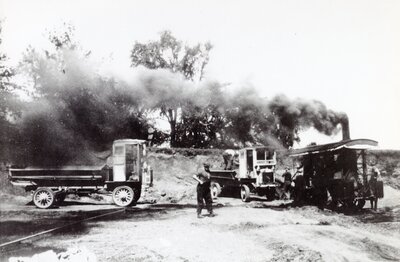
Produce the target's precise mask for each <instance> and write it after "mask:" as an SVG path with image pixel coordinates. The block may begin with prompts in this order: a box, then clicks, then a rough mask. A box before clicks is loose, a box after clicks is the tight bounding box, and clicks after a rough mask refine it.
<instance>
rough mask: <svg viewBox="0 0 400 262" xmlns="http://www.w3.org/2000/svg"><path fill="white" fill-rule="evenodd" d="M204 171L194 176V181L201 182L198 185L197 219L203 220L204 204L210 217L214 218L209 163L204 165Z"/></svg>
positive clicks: (200, 170) (199, 171) (201, 170)
mask: <svg viewBox="0 0 400 262" xmlns="http://www.w3.org/2000/svg"><path fill="white" fill-rule="evenodd" d="M203 166H204V169H199V170H198V172H197V174H195V175H193V179H194V180H196V181H197V182H199V183H198V184H197V217H198V218H203V216H202V215H201V210H202V209H203V208H204V202H205V203H206V208H207V210H208V213H210V217H213V216H214V213H213V210H212V198H211V190H210V186H211V182H210V165H209V164H208V163H204V164H203Z"/></svg>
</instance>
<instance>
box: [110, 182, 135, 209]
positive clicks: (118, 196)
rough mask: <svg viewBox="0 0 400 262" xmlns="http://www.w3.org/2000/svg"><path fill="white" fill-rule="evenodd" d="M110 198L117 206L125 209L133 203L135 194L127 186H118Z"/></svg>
mask: <svg viewBox="0 0 400 262" xmlns="http://www.w3.org/2000/svg"><path fill="white" fill-rule="evenodd" d="M112 198H113V201H114V203H115V204H116V205H117V206H121V207H126V206H129V205H131V204H132V203H133V202H134V199H135V193H134V192H133V189H132V188H131V187H129V186H119V187H116V188H115V189H114V191H113V193H112Z"/></svg>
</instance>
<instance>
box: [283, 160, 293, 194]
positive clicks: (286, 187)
mask: <svg viewBox="0 0 400 262" xmlns="http://www.w3.org/2000/svg"><path fill="white" fill-rule="evenodd" d="M282 178H283V191H284V194H285V197H286V199H290V194H291V192H290V191H291V186H292V174H291V173H290V169H289V168H288V167H286V168H285V173H283V175H282Z"/></svg>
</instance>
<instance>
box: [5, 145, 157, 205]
mask: <svg viewBox="0 0 400 262" xmlns="http://www.w3.org/2000/svg"><path fill="white" fill-rule="evenodd" d="M145 142H146V141H144V140H138V139H123V140H116V141H114V143H113V146H112V163H113V164H112V166H111V167H109V166H107V165H101V166H63V167H27V168H23V169H17V168H10V169H9V180H10V182H11V183H12V184H13V185H15V186H22V187H24V188H25V190H26V191H33V195H32V200H33V203H34V204H35V205H36V206H37V207H38V208H49V207H51V206H53V205H54V204H57V203H60V202H62V201H63V200H64V199H65V197H66V195H67V194H78V195H84V194H90V193H107V192H108V193H112V198H113V201H114V203H115V204H116V205H118V206H123V207H125V206H129V205H132V204H134V203H136V202H137V200H138V199H139V198H140V195H141V191H142V187H147V186H151V185H152V180H153V173H152V170H151V168H150V167H149V166H147V163H146V145H145Z"/></svg>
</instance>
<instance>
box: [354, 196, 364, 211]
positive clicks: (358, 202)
mask: <svg viewBox="0 0 400 262" xmlns="http://www.w3.org/2000/svg"><path fill="white" fill-rule="evenodd" d="M354 202H355V203H354V204H355V206H356V207H357V209H360V210H361V209H363V207H364V205H365V199H357V200H355V201H354Z"/></svg>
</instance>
